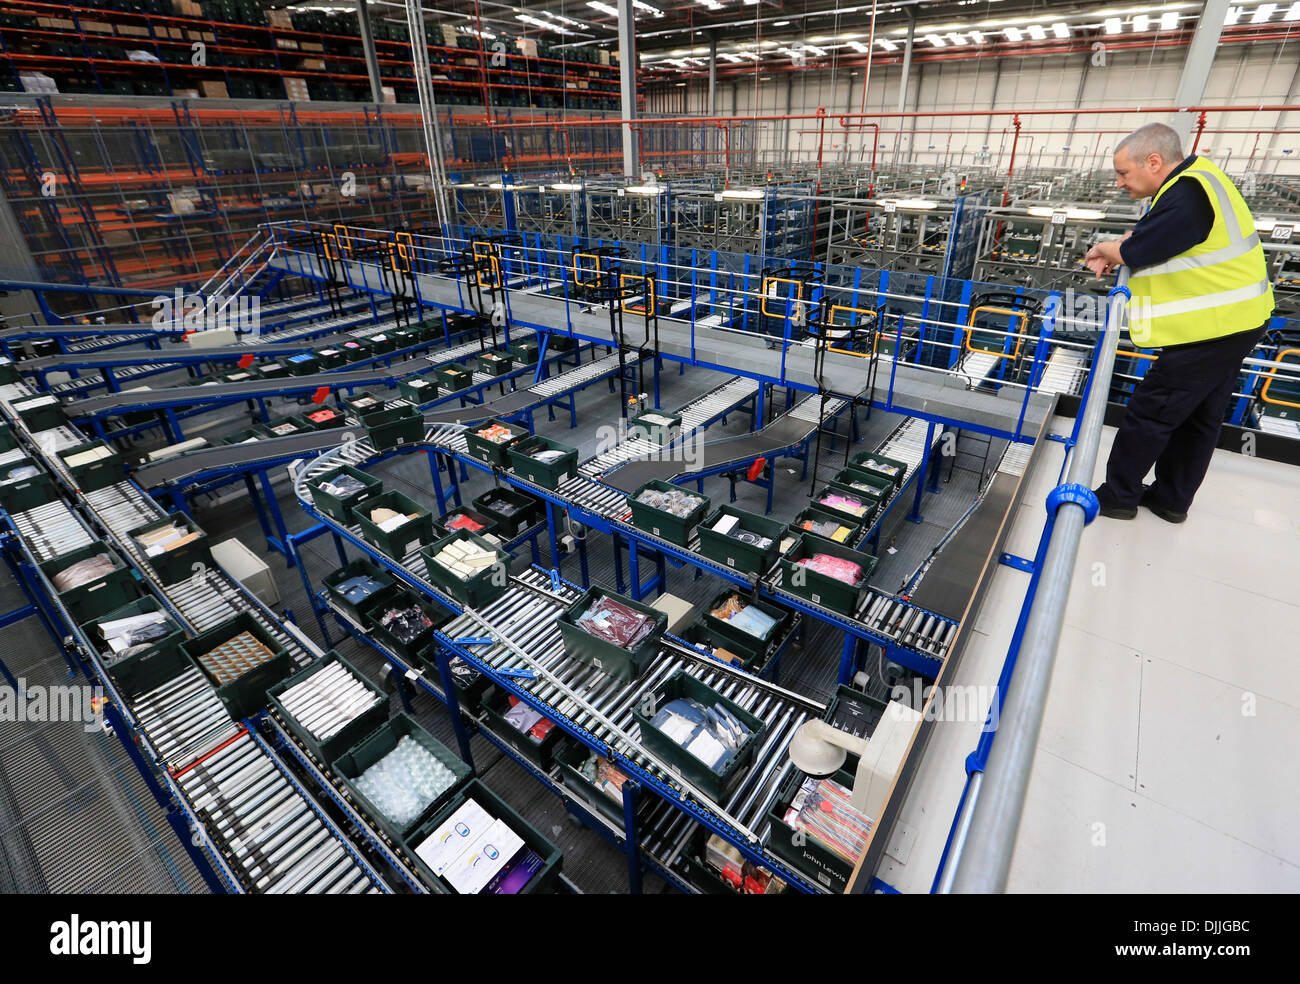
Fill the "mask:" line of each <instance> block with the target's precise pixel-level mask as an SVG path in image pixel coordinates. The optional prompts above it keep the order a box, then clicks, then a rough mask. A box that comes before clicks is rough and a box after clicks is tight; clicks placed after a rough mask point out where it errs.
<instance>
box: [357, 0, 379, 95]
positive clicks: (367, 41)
mask: <svg viewBox="0 0 1300 984" xmlns="http://www.w3.org/2000/svg"><path fill="white" fill-rule="evenodd" d="M366 2H367V0H357V24H358V26H360V28H361V49H362V50H363V51H364V52H365V53H366V73H367V74H368V75H369V76H370V98H371V99H373V100H374V101H375V102H377V103H382V102H383V101H384V87H383V84H382V83H381V82H380V80H379V59H378V57H377V56H376V55H375V35H374V32H372V31H371V30H370V10H369V8H367V7H366Z"/></svg>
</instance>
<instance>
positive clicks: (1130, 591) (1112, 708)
mask: <svg viewBox="0 0 1300 984" xmlns="http://www.w3.org/2000/svg"><path fill="white" fill-rule="evenodd" d="M1071 423H1072V421H1068V420H1059V419H1058V420H1057V421H1056V422H1055V427H1054V431H1055V432H1056V433H1063V432H1066V431H1068V429H1069V426H1070V424H1071ZM1114 433H1115V432H1114V428H1106V429H1105V431H1104V433H1103V437H1102V444H1101V450H1100V454H1099V465H1098V474H1097V480H1096V482H1094V485H1095V484H1097V483H1098V482H1100V480H1101V477H1102V474H1103V472H1104V467H1105V459H1106V456H1107V455H1108V454H1109V451H1110V444H1111V441H1112V439H1113V437H1114ZM1060 463H1061V452H1060V447H1059V445H1057V446H1054V447H1053V448H1052V449H1051V451H1050V453H1049V454H1048V455H1047V457H1046V458H1045V460H1044V462H1043V463H1042V465H1040V467H1038V468H1037V469H1036V470H1035V472H1034V473H1033V475H1031V477H1030V483H1029V486H1028V489H1027V492H1026V495H1025V497H1024V499H1023V503H1022V505H1021V506H1020V512H1019V515H1018V517H1017V520H1016V523H1015V525H1014V527H1013V528H1012V530H1011V533H1010V535H1009V537H1008V541H1007V543H1006V545H1005V548H1004V549H1005V550H1006V551H1008V552H1010V553H1014V554H1018V555H1020V556H1029V557H1032V556H1033V554H1034V550H1035V547H1036V545H1037V542H1038V537H1039V534H1040V531H1041V528H1042V520H1043V516H1044V511H1043V501H1044V499H1045V496H1046V494H1047V492H1048V491H1049V490H1050V489H1051V488H1052V487H1053V485H1054V484H1055V483H1056V481H1057V473H1058V470H1059V468H1060ZM1099 564H1100V565H1104V566H1102V567H1097V566H1095V565H1099ZM1098 574H1104V583H1099V584H1097V585H1094V584H1093V581H1094V580H1098V581H1100V580H1102V579H1101V578H1100V577H1098ZM1027 583H1028V575H1027V574H1024V573H1021V572H1019V571H1016V570H1013V569H1011V568H1009V567H1001V568H999V570H998V573H997V575H996V577H995V580H994V581H993V584H992V586H991V588H990V590H989V593H988V595H987V597H986V598H985V601H984V604H983V607H982V610H981V613H980V614H979V615H978V616H977V618H976V621H975V625H974V628H975V630H976V631H975V635H974V636H973V637H972V638H971V639H970V641H969V643H968V649H967V651H966V654H965V655H964V657H963V661H962V665H961V667H960V669H961V671H962V672H961V673H960V675H959V677H958V678H957V679H956V680H955V681H954V682H956V683H990V684H991V683H992V682H993V681H994V680H995V679H996V677H997V673H998V671H999V669H1000V667H1001V665H1002V662H1003V660H1004V658H1005V655H1006V651H1007V645H1008V643H1009V641H1010V638H1011V633H1012V630H1013V628H1014V625H1015V621H1016V616H1017V614H1018V610H1019V605H1020V600H1021V599H1022V598H1023V595H1024V590H1025V587H1026V586H1027ZM1252 705H1253V708H1252ZM1252 709H1253V715H1252V714H1250V713H1248V712H1250V711H1251V710H1252ZM980 727H981V725H980V723H979V722H965V723H945V724H941V725H937V726H936V727H935V730H934V733H933V735H932V737H931V740H930V745H929V748H928V749H927V754H926V758H925V762H924V764H923V766H922V768H921V771H920V773H918V776H917V779H916V781H915V782H914V784H913V787H912V790H911V794H910V796H909V799H908V802H907V804H906V805H905V806H904V809H903V813H902V817H901V819H902V823H903V825H904V826H905V827H906V828H909V829H910V833H913V834H915V842H914V843H910V844H909V843H908V838H907V837H906V836H904V837H902V838H901V839H900V838H899V835H898V834H897V833H896V834H895V840H894V841H893V842H891V843H892V844H893V845H895V846H894V848H893V849H892V851H893V853H895V854H898V855H901V856H902V858H903V859H904V861H905V862H906V863H902V864H900V863H899V861H898V860H896V859H895V858H892V857H886V858H885V860H884V863H883V864H882V866H881V868H880V871H879V875H880V877H882V878H883V879H884V880H885V881H886V882H888V883H890V884H891V885H893V886H894V887H896V888H898V889H899V890H900V891H904V892H927V891H930V888H931V883H932V881H933V878H934V873H935V870H936V868H937V865H938V862H939V857H940V854H941V852H942V851H943V846H944V842H945V840H946V839H947V836H948V831H949V828H950V826H951V823H952V819H953V816H954V814H955V810H956V806H957V802H958V798H959V796H960V793H961V782H962V776H963V772H962V762H963V760H964V758H965V756H966V754H967V753H969V752H970V751H971V750H972V749H973V748H974V747H975V745H976V743H977V741H978V739H979V731H980ZM1298 750H1300V469H1296V468H1294V467H1291V466H1288V465H1283V464H1279V463H1276V462H1271V461H1264V460H1261V459H1257V458H1249V457H1244V456H1242V455H1238V454H1232V453H1228V452H1224V451H1219V452H1216V454H1215V458H1214V462H1213V464H1212V466H1211V469H1210V473H1209V475H1208V476H1207V478H1206V480H1205V484H1204V485H1203V486H1202V488H1201V490H1200V493H1199V494H1198V496H1197V500H1196V503H1195V504H1194V506H1193V509H1192V511H1191V513H1190V515H1189V518H1188V520H1187V522H1185V523H1183V524H1182V525H1180V526H1175V525H1171V524H1169V523H1166V522H1164V521H1163V520H1160V519H1158V518H1157V517H1156V516H1154V515H1153V514H1151V513H1150V512H1148V511H1146V510H1139V514H1138V517H1137V519H1135V520H1132V521H1127V522H1125V521H1117V520H1110V519H1105V518H1098V519H1097V520H1096V522H1094V523H1093V524H1092V525H1091V526H1089V527H1088V528H1087V529H1086V530H1085V532H1084V535H1083V540H1082V543H1081V545H1080V550H1079V558H1078V563H1077V565H1076V568H1075V577H1074V582H1073V590H1072V592H1071V595H1070V602H1069V605H1068V608H1067V611H1066V618H1065V628H1064V631H1063V634H1062V640H1061V646H1060V650H1059V653H1058V655H1057V660H1056V667H1055V672H1054V675H1053V678H1052V688H1051V692H1050V695H1049V698H1048V705H1047V710H1046V715H1045V718H1044V723H1043V729H1042V732H1041V734H1040V736H1039V742H1038V752H1037V755H1036V756H1035V759H1034V767H1033V774H1032V776H1031V779H1030V784H1029V792H1028V797H1027V800H1026V805H1025V811H1024V816H1023V820H1022V823H1021V826H1020V831H1019V837H1018V839H1017V845H1016V853H1015V856H1014V859H1013V861H1012V866H1011V872H1010V877H1009V881H1008V890H1009V891H1012V892H1297V891H1300V825H1297V824H1296V822H1295V817H1296V815H1297V813H1300V769H1297V768H1296V764H1295V756H1296V754H1297V751H1298ZM1099 825H1104V826H1099Z"/></svg>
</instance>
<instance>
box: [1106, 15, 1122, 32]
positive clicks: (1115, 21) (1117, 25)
mask: <svg viewBox="0 0 1300 984" xmlns="http://www.w3.org/2000/svg"><path fill="white" fill-rule="evenodd" d="M1102 27H1103V28H1105V31H1106V33H1107V34H1118V33H1119V32H1120V31H1122V30H1124V22H1123V21H1122V20H1120V19H1119V18H1118V17H1107V18H1106V20H1105V22H1104V23H1103V24H1102Z"/></svg>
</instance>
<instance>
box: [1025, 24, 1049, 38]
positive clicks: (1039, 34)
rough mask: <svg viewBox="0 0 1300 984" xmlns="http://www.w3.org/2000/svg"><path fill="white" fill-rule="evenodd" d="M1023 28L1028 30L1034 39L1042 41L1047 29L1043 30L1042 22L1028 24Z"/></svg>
mask: <svg viewBox="0 0 1300 984" xmlns="http://www.w3.org/2000/svg"><path fill="white" fill-rule="evenodd" d="M1025 30H1026V31H1028V32H1029V36H1030V37H1031V38H1033V39H1034V40H1035V41H1042V40H1043V39H1045V38H1046V37H1047V31H1046V30H1044V28H1043V25H1042V24H1030V25H1029V26H1028V27H1026V28H1025Z"/></svg>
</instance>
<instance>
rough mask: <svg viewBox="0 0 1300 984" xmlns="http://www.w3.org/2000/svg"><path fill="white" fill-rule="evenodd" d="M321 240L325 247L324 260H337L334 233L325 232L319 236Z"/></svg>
mask: <svg viewBox="0 0 1300 984" xmlns="http://www.w3.org/2000/svg"><path fill="white" fill-rule="evenodd" d="M321 239H322V241H323V242H324V245H325V259H327V260H337V259H339V240H338V236H336V235H334V233H332V232H327V233H324V234H323V235H322V236H321Z"/></svg>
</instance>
